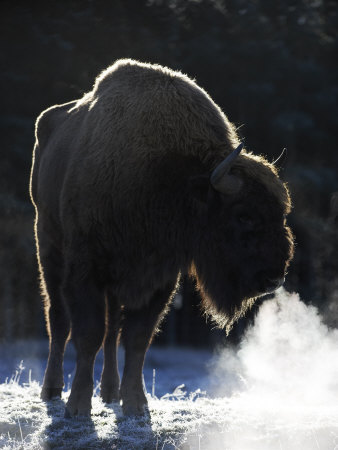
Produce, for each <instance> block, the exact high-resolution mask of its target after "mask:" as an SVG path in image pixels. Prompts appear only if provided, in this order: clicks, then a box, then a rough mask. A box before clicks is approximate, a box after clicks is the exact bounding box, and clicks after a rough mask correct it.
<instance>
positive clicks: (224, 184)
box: [210, 144, 243, 194]
mask: <svg viewBox="0 0 338 450" xmlns="http://www.w3.org/2000/svg"><path fill="white" fill-rule="evenodd" d="M242 148H243V144H240V145H239V146H238V147H237V148H236V149H235V150H233V151H232V152H231V153H230V155H229V156H227V157H226V158H225V160H224V161H222V162H221V163H220V164H218V166H217V167H216V168H215V169H214V170H213V172H212V174H211V176H210V183H211V185H212V186H213V188H214V189H215V190H216V191H219V192H222V193H223V194H230V193H235V192H238V191H239V190H240V188H241V186H242V180H240V179H239V178H238V177H236V176H234V175H229V170H230V169H231V167H232V166H233V164H234V162H235V161H236V158H237V156H238V155H239V154H240V152H241V150H242Z"/></svg>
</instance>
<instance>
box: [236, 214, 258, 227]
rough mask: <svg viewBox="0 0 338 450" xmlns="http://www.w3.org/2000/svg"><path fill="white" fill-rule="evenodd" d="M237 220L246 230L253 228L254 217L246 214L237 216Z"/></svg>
mask: <svg viewBox="0 0 338 450" xmlns="http://www.w3.org/2000/svg"><path fill="white" fill-rule="evenodd" d="M237 220H238V222H239V223H241V224H243V225H245V226H246V227H248V228H253V227H254V225H255V223H256V221H255V219H254V217H253V216H251V215H250V214H248V213H241V214H238V216H237Z"/></svg>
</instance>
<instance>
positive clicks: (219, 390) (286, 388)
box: [0, 292, 338, 450]
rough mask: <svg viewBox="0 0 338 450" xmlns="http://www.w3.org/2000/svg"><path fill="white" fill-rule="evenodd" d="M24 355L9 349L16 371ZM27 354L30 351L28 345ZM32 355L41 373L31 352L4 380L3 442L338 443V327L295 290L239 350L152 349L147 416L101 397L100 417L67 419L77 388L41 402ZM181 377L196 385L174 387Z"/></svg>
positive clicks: (295, 446) (136, 445)
mask: <svg viewBox="0 0 338 450" xmlns="http://www.w3.org/2000/svg"><path fill="white" fill-rule="evenodd" d="M39 345H40V344H39ZM31 347H32V346H31ZM17 353H20V351H19V349H18V348H16V349H15V351H14V347H13V348H12V349H11V351H9V350H8V351H7V356H6V355H5V356H4V357H3V361H4V363H5V364H4V367H6V365H7V370H9V369H8V361H10V360H11V358H10V354H12V360H15V357H14V355H17ZM21 353H22V356H25V355H26V356H27V355H29V351H28V349H27V347H25V346H24V347H23V350H22V351H21ZM71 356H72V355H71ZM0 360H1V359H0ZM31 361H33V364H32V365H33V368H34V370H32V372H30V371H29V366H30V364H29V363H30V359H29V357H28V358H27V359H26V361H25V365H26V366H27V369H26V370H23V366H22V365H21V366H20V365H18V370H17V371H16V372H14V375H13V377H12V378H11V379H10V380H8V379H7V380H6V381H4V380H2V379H1V378H0V382H2V384H0V448H4V449H19V448H23V449H41V448H56V449H95V448H100V449H105V448H107V449H108V448H110V449H111V448H113V449H114V448H115V449H175V448H180V449H186V450H187V449H198V450H200V449H205V450H218V449H224V450H318V449H319V450H337V449H338V395H337V394H338V332H337V331H336V330H329V329H327V328H326V327H325V325H324V324H323V323H322V321H321V318H320V316H319V315H318V313H317V311H316V310H315V309H314V308H311V307H307V306H305V304H304V303H302V302H301V301H300V300H299V299H298V297H297V296H296V295H292V296H290V295H287V294H286V293H283V292H280V293H279V294H278V296H277V298H276V299H274V300H271V301H267V302H266V303H265V304H264V305H263V306H262V308H261V310H260V312H259V314H258V317H257V319H256V322H255V325H254V326H253V327H252V328H251V329H250V330H249V331H248V332H247V334H246V336H245V338H244V339H243V342H242V344H241V346H240V348H238V349H236V350H230V349H224V350H222V351H221V352H220V353H219V354H218V355H217V356H214V357H213V358H211V355H210V354H209V353H208V352H203V351H191V350H187V349H185V350H184V349H156V348H155V349H151V351H150V354H149V358H148V359H147V366H146V368H145V379H146V384H147V389H148V392H150V393H151V392H153V394H154V395H148V400H149V415H148V416H145V417H142V418H125V417H123V415H122V411H121V407H120V405H118V404H111V405H105V404H103V403H102V401H101V400H100V398H99V397H98V395H95V396H94V398H93V410H92V416H91V419H84V418H75V419H64V418H63V413H64V403H65V401H66V400H67V397H68V395H69V386H66V391H65V392H64V394H63V398H62V400H54V401H51V402H48V403H44V402H42V401H41V400H40V398H39V393H40V385H39V382H38V381H34V379H38V380H39V381H41V378H40V375H38V376H37V377H36V378H35V374H37V373H39V370H40V369H39V368H37V360H33V359H31ZM99 363H100V357H99ZM206 367H208V370H209V374H208V376H207V372H206ZM153 368H155V369H156V379H155V381H154V382H153ZM69 369H70V362H69V361H68V360H66V373H68V371H69ZM70 372H71V370H70ZM0 376H1V373H0ZM95 376H96V378H97V375H95ZM70 378H71V377H70ZM32 379H33V381H32ZM178 381H179V382H181V383H185V384H186V385H187V388H184V387H183V386H179V387H177V388H176V389H174V386H175V385H176V386H177V384H179V383H177V382H178ZM67 384H68V383H67ZM198 387H200V388H201V389H202V391H201V390H199V389H198ZM98 388H99V386H97V389H96V394H98ZM205 391H206V392H205ZM165 392H172V393H171V394H165Z"/></svg>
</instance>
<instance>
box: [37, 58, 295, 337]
mask: <svg viewBox="0 0 338 450" xmlns="http://www.w3.org/2000/svg"><path fill="white" fill-rule="evenodd" d="M225 88H226V86H225ZM238 144H239V138H238V136H237V134H236V131H235V128H234V126H233V125H232V124H231V123H230V122H229V120H228V119H227V117H226V116H225V114H224V113H223V112H222V111H221V109H220V108H219V107H218V106H217V105H216V104H215V103H214V102H213V100H212V99H211V98H210V96H209V95H208V94H207V93H206V92H205V91H204V90H203V89H201V88H200V87H199V86H197V84H196V83H195V82H194V81H192V80H191V79H189V78H188V77H187V76H186V75H184V74H182V73H180V72H174V71H172V70H170V69H168V68H164V67H161V66H158V65H150V64H142V63H139V62H137V61H132V60H120V61H117V62H116V63H115V64H114V65H112V66H111V67H109V68H108V69H106V70H105V71H103V72H102V73H101V74H100V75H99V76H98V77H97V79H96V81H95V84H94V87H93V90H92V91H90V92H89V93H87V94H85V95H84V96H83V98H81V99H80V100H77V101H74V102H70V103H67V104H64V105H56V106H53V107H52V108H49V109H47V110H46V111H44V112H43V113H42V114H41V115H40V117H39V118H38V121H37V124H36V146H35V160H34V161H33V169H32V181H31V196H32V199H33V202H34V204H35V205H37V206H36V207H37V211H38V214H39V223H40V225H41V226H42V227H43V229H44V232H45V233H47V234H48V235H49V236H50V240H51V241H52V244H53V246H55V248H57V249H58V250H59V251H60V252H61V253H62V254H63V255H64V258H65V261H69V260H76V261H77V263H78V265H79V266H80V267H81V271H80V272H79V273H78V277H79V278H81V277H83V278H84V277H86V276H87V274H88V273H91V274H92V273H95V277H96V281H97V283H98V284H99V285H104V286H109V289H111V290H112V291H113V292H114V296H116V298H118V299H119V301H120V302H121V304H122V305H124V306H125V307H126V308H128V309H138V308H141V307H143V306H145V305H147V303H148V301H149V298H150V297H151V296H152V294H153V293H154V292H155V291H156V290H158V289H161V288H162V287H163V286H165V285H167V284H168V283H170V282H171V280H173V279H176V278H177V277H178V274H179V272H180V271H181V272H182V273H183V274H186V273H188V272H190V273H193V274H194V275H195V276H196V278H197V280H198V284H199V288H200V291H201V294H202V297H203V305H204V308H205V310H206V311H208V312H210V313H211V314H212V315H213V316H214V318H215V319H216V320H217V321H218V323H219V324H221V325H223V326H226V327H227V328H228V329H229V327H231V325H232V323H233V321H234V320H235V319H236V318H237V317H239V316H240V315H242V314H243V313H244V312H245V310H246V309H247V307H249V306H250V305H251V304H252V303H253V301H254V299H255V297H256V296H257V295H260V294H261V293H263V292H260V290H259V286H256V284H255V283H256V281H255V277H256V275H257V271H258V272H259V273H260V272H261V271H264V270H265V269H269V268H271V267H274V268H275V272H276V276H277V275H278V274H279V275H280V276H282V274H284V273H285V271H286V268H287V264H288V261H289V260H290V258H291V257H292V236H291V233H290V231H289V230H288V228H287V227H286V226H285V224H284V222H283V216H285V215H286V214H288V213H289V211H290V207H291V203H290V197H289V193H288V190H287V187H286V185H285V184H284V183H283V182H282V181H281V180H280V179H279V177H278V173H277V170H276V168H275V167H274V166H273V165H271V164H270V163H268V161H266V160H265V159H264V158H263V157H262V156H257V155H253V154H252V153H250V152H247V151H243V152H242V153H241V154H240V156H239V157H238V158H237V160H236V163H235V165H234V167H233V173H234V174H235V176H239V177H241V178H242V179H243V181H244V184H243V189H242V191H241V192H240V194H238V196H236V197H235V198H234V197H233V196H227V195H223V194H220V193H218V192H216V191H214V190H213V189H212V188H211V187H210V183H209V176H210V173H211V172H212V170H213V169H214V168H215V167H216V166H217V164H219V163H220V162H221V161H222V160H223V159H224V157H225V156H226V155H228V154H229V153H230V152H231V151H232V150H233V149H234V148H235V147H236V146H237V145H238ZM238 203H240V204H241V205H244V206H245V205H246V204H247V205H248V208H249V209H250V210H252V211H253V213H254V211H255V210H256V211H259V214H260V215H262V217H263V219H264V220H263V221H264V226H263V227H262V229H260V231H259V232H257V236H256V237H254V238H253V240H252V242H254V243H255V244H254V245H253V244H250V245H249V248H248V247H247V242H248V241H247V240H245V239H246V238H245V236H246V231H245V230H244V231H243V229H241V227H242V225H241V224H238V223H237V222H236V220H237V219H235V218H234V215H233V214H234V213H233V211H234V208H236V204H238ZM249 234H250V233H249ZM251 235H252V233H251ZM251 238H252V236H251ZM251 238H250V239H251ZM250 242H251V241H250ZM252 246H253V247H255V248H253V247H252ZM42 247H43V243H41V242H40V252H41V251H43V248H42ZM251 247H252V248H251ZM40 270H41V271H42V270H43V269H42V267H40ZM67 270H70V269H69V267H68V265H67V263H65V266H64V271H65V273H66V271H67ZM46 295H47V294H46Z"/></svg>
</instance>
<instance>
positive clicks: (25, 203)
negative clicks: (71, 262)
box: [0, 0, 338, 346]
mask: <svg viewBox="0 0 338 450" xmlns="http://www.w3.org/2000/svg"><path fill="white" fill-rule="evenodd" d="M337 30H338V7H337V3H336V1H334V0H326V1H325V0H285V1H282V0H275V1H271V0H252V1H244V0H185V1H184V0H168V1H164V0H163V1H161V0H147V1H145V0H134V1H133V0H124V1H122V0H120V1H119V0H116V1H112V0H97V1H94V0H81V1H79V0H71V1H48V2H40V1H17V0H16V1H13V0H11V1H2V2H1V4H0V36H1V39H0V49H1V61H2V70H1V72H0V80H1V81H0V89H1V95H0V98H1V104H2V106H1V109H0V127H1V136H2V142H1V147H0V344H1V342H4V341H11V340H15V339H19V338H40V337H42V336H45V331H44V323H43V311H42V305H41V299H40V295H39V283H38V273H37V264H36V256H35V248H34V236H33V220H34V211H33V207H32V205H31V203H30V199H29V193H28V182H29V173H30V165H31V154H32V148H33V143H34V122H35V119H36V117H37V116H38V115H39V114H40V112H41V111H42V110H43V109H45V108H47V107H49V106H51V105H54V104H61V103H64V102H67V101H70V100H73V99H76V98H79V97H81V96H82V95H83V93H84V92H86V91H89V90H90V89H91V87H92V84H93V81H94V78H95V76H96V75H97V74H98V73H99V72H100V71H101V70H103V69H104V68H106V67H107V66H108V65H110V64H112V63H113V62H114V61H115V60H116V59H118V58H135V59H138V60H141V61H145V62H151V63H159V64H162V65H167V66H169V67H170V68H172V69H176V70H180V71H182V72H184V73H186V74H188V75H189V76H190V77H192V78H195V79H196V81H197V83H198V84H199V85H200V86H202V87H203V88H204V89H206V90H207V91H208V92H209V94H210V95H211V96H212V98H213V99H214V100H215V101H216V103H217V104H219V105H220V106H221V108H222V109H223V110H224V112H225V113H226V114H227V115H228V117H229V119H230V120H231V121H232V122H234V123H235V125H236V126H237V127H238V132H239V134H240V136H241V137H242V139H243V141H244V143H245V145H246V147H247V148H248V149H249V150H251V151H253V152H255V153H259V154H264V155H266V157H267V158H268V159H269V160H270V161H272V160H273V159H275V158H277V157H278V155H279V154H280V152H281V150H282V148H283V147H287V149H288V157H287V161H286V164H285V165H284V169H283V170H282V172H281V175H282V177H283V179H284V180H286V181H287V182H288V184H289V188H290V190H291V194H292V197H293V203H294V208H293V212H292V214H291V216H290V220H289V222H290V225H291V226H292V228H293V231H294V234H295V236H296V242H297V247H296V255H295V259H294V261H293V263H292V265H291V267H290V271H289V275H288V278H287V282H286V288H287V289H288V290H290V291H296V292H299V293H300V295H301V297H302V298H303V299H304V300H305V301H307V302H311V303H313V304H315V305H316V306H318V307H319V310H320V312H321V313H322V314H323V316H324V318H325V320H326V321H327V323H328V324H329V325H335V326H337V325H338V277H337V273H338V258H337V254H338V194H337V191H338V154H337V152H338V148H337V130H338V71H337V66H338V57H337V55H338V52H337V50H338V37H337V36H338V35H337ZM180 295H181V297H179V298H177V299H176V301H175V303H174V307H173V308H172V311H171V312H170V314H169V316H168V318H167V320H166V322H165V324H164V326H163V328H164V330H163V331H164V332H163V333H162V334H161V335H160V336H159V337H158V338H157V343H159V344H161V343H166V344H183V345H195V346H205V345H208V346H212V345H213V344H214V343H215V342H220V340H222V338H223V337H224V333H222V332H219V331H216V330H211V326H210V324H206V323H205V318H204V317H203V316H202V314H201V312H200V310H199V307H198V297H197V295H196V294H195V292H194V287H193V285H192V284H191V282H190V281H186V282H185V283H184V284H183V286H182V290H181V294H180ZM180 299H183V302H181V301H180ZM254 312H255V311H253V313H252V314H254ZM252 314H251V317H252ZM250 320H251V318H250V315H249V317H248V318H246V319H244V320H243V321H242V322H241V323H239V325H238V326H236V327H235V329H234V331H233V333H232V335H231V336H230V338H231V339H232V340H235V341H236V340H237V339H238V337H239V336H240V335H241V333H242V331H243V329H244V328H245V326H246V324H247V322H248V321H250Z"/></svg>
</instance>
